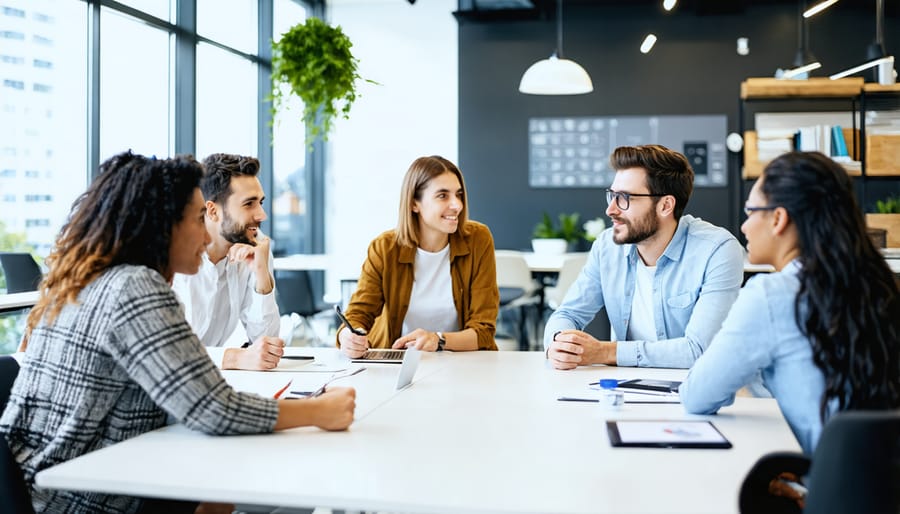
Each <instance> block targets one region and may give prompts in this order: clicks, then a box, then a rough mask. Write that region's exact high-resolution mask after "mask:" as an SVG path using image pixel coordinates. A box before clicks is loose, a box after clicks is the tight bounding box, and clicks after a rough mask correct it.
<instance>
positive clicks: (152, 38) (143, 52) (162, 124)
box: [100, 8, 172, 160]
mask: <svg viewBox="0 0 900 514" xmlns="http://www.w3.org/2000/svg"><path fill="white" fill-rule="evenodd" d="M100 27H101V30H100V48H101V50H102V51H101V52H100V92H101V95H102V96H101V98H100V160H105V159H107V158H109V157H112V156H113V155H115V154H117V153H119V152H123V151H125V150H129V149H130V150H133V151H134V152H135V153H139V154H144V155H156V156H159V157H166V156H168V155H170V154H171V153H172V148H171V146H170V141H171V137H170V128H169V127H170V125H171V124H170V123H169V112H170V101H169V99H170V92H169V83H170V75H169V73H170V69H171V64H170V53H171V52H170V49H169V40H170V36H169V33H168V32H167V31H163V30H160V29H158V28H155V27H151V26H150V25H147V24H145V23H143V22H141V21H139V20H136V19H134V18H132V17H130V16H125V15H123V14H120V13H117V12H115V11H112V10H110V9H107V8H103V9H102V10H101V15H100Z"/></svg>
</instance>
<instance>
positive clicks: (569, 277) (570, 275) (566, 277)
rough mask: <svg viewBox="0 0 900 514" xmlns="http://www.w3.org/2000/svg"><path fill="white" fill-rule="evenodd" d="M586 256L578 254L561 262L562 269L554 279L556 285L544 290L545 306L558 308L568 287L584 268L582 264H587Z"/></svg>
mask: <svg viewBox="0 0 900 514" xmlns="http://www.w3.org/2000/svg"><path fill="white" fill-rule="evenodd" d="M587 258H588V254H586V253H580V254H576V255H570V256H568V257H566V260H564V261H563V265H562V267H561V268H560V269H559V277H558V278H557V279H556V285H555V286H553V287H548V288H547V289H546V295H547V304H548V305H549V306H550V307H551V308H553V309H555V308H557V307H559V304H561V303H562V301H563V298H565V296H566V292H567V291H568V290H569V287H571V286H572V284H573V283H574V282H575V279H577V278H578V275H579V274H580V273H581V270H582V269H583V268H584V264H585V263H586V262H587Z"/></svg>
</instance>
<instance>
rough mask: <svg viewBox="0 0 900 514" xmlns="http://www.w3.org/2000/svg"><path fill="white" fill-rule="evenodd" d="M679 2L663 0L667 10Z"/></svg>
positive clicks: (664, 7)
mask: <svg viewBox="0 0 900 514" xmlns="http://www.w3.org/2000/svg"><path fill="white" fill-rule="evenodd" d="M836 1H837V0H835V2H836ZM677 3H678V0H663V9H665V10H667V11H671V10H672V9H673V8H674V7H675V4H677ZM645 53H646V52H645Z"/></svg>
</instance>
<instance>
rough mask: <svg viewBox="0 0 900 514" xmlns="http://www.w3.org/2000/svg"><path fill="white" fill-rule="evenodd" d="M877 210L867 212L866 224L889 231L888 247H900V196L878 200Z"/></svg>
mask: <svg viewBox="0 0 900 514" xmlns="http://www.w3.org/2000/svg"><path fill="white" fill-rule="evenodd" d="M875 211H876V212H874V213H868V214H866V225H867V226H868V227H869V228H870V229H883V230H885V231H886V232H887V237H886V243H887V247H888V248H898V247H900V196H893V197H888V198H886V199H884V200H878V201H876V202H875Z"/></svg>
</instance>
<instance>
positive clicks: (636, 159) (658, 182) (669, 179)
mask: <svg viewBox="0 0 900 514" xmlns="http://www.w3.org/2000/svg"><path fill="white" fill-rule="evenodd" d="M609 165H610V166H611V167H612V169H614V170H616V171H619V170H624V169H627V168H644V169H645V170H646V171H647V188H648V189H649V190H650V194H653V195H672V196H674V197H675V211H674V215H675V219H676V220H677V219H679V218H681V215H682V214H683V213H684V208H685V207H687V204H688V200H690V199H691V193H692V192H693V190H694V170H693V169H691V165H690V163H689V162H688V160H687V158H686V157H685V156H684V155H683V154H681V153H679V152H676V151H674V150H669V149H668V148H666V147H665V146H662V145H642V146H620V147H618V148H616V149H615V150H614V151H613V153H612V155H610V156H609Z"/></svg>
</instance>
